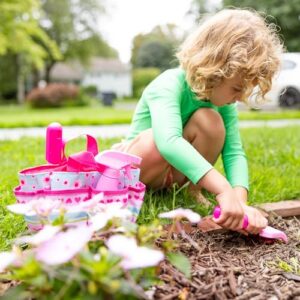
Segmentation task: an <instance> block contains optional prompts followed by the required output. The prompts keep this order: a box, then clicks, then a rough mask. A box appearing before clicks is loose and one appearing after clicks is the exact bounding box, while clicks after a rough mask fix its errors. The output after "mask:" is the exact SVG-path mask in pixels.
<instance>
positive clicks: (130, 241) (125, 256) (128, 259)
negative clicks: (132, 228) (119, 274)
mask: <svg viewBox="0 0 300 300" xmlns="http://www.w3.org/2000/svg"><path fill="white" fill-rule="evenodd" d="M106 245H107V247H108V249H109V250H110V251H111V252H113V253H114V254H116V255H118V256H120V257H122V261H121V266H122V267H123V268H124V269H126V270H129V269H136V268H146V267H153V266H156V265H157V264H158V263H159V262H161V261H162V260H163V259H164V255H163V253H162V252H161V251H159V250H154V249H150V248H146V247H139V246H138V245H137V243H136V240H135V239H134V238H128V237H125V236H124V235H114V236H112V237H110V238H109V239H108V241H107V242H106Z"/></svg>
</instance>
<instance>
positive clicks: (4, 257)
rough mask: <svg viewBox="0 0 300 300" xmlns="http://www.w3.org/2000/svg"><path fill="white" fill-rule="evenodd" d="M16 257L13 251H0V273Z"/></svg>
mask: <svg viewBox="0 0 300 300" xmlns="http://www.w3.org/2000/svg"><path fill="white" fill-rule="evenodd" d="M16 259H17V255H16V254H15V253H14V252H0V273H1V272H3V271H4V270H5V269H6V268H7V267H8V266H9V265H10V264H12V263H13V262H14V261H15V260H16Z"/></svg>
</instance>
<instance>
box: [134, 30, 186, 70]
mask: <svg viewBox="0 0 300 300" xmlns="http://www.w3.org/2000/svg"><path fill="white" fill-rule="evenodd" d="M177 31H178V28H177V27H176V26H175V25H174V24H167V25H165V26H156V27H155V28H153V30H152V31H151V32H149V33H147V34H139V35H137V36H136V37H135V38H134V40H133V48H132V55H131V63H132V65H133V67H134V68H140V67H157V68H159V69H161V70H165V69H167V68H170V67H174V66H175V65H177V63H178V62H177V59H176V57H175V52H176V49H177V47H178V45H179V43H180V42H181V37H180V35H179V34H178V32H177Z"/></svg>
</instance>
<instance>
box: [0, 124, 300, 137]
mask: <svg viewBox="0 0 300 300" xmlns="http://www.w3.org/2000/svg"><path fill="white" fill-rule="evenodd" d="M289 125H298V126H300V120H271V121H240V127H241V128H250V127H264V126H266V127H274V128H275V127H284V126H289ZM299 130H300V129H299ZM128 131H129V125H128V124H122V125H105V126H64V137H65V138H67V139H68V138H71V137H74V136H78V135H79V134H84V133H89V134H90V135H92V136H95V137H101V138H111V137H121V136H125V135H126V134H127V133H128ZM22 136H31V137H38V136H41V137H44V136H45V128H44V127H41V128H35V127H34V128H12V129H0V140H16V139H19V138H20V137H22Z"/></svg>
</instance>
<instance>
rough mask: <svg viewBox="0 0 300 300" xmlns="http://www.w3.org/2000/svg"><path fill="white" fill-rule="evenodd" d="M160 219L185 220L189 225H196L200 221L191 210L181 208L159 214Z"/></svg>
mask: <svg viewBox="0 0 300 300" xmlns="http://www.w3.org/2000/svg"><path fill="white" fill-rule="evenodd" d="M159 217H160V218H167V219H176V218H178V219H181V218H186V219H188V220H189V221H190V222H191V223H198V222H200V220H201V217H200V215H199V214H197V213H195V212H193V211H192V210H191V209H183V208H177V209H174V210H171V211H168V212H165V213H161V214H159Z"/></svg>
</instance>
